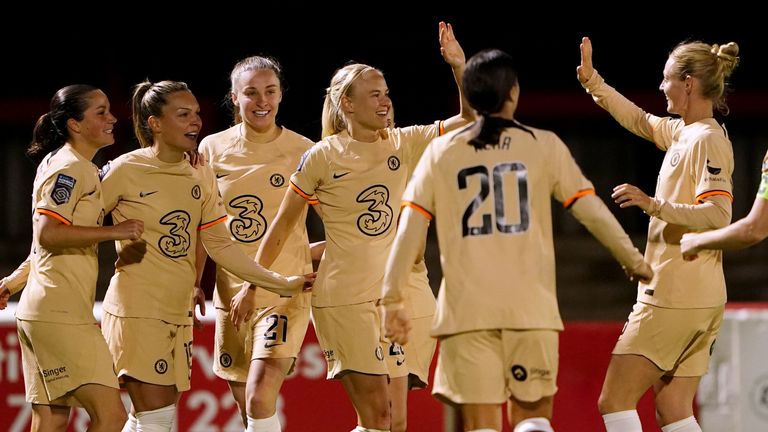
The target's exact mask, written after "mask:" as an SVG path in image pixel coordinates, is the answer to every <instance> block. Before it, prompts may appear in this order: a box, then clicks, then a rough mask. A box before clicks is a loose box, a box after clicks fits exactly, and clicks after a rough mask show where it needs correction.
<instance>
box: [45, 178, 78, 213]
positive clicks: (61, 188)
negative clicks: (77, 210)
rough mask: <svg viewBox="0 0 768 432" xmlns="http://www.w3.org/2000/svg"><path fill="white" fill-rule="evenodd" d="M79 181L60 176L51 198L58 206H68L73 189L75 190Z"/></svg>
mask: <svg viewBox="0 0 768 432" xmlns="http://www.w3.org/2000/svg"><path fill="white" fill-rule="evenodd" d="M76 182H77V180H75V179H74V178H72V177H70V176H68V175H66V174H59V176H58V177H56V183H55V184H54V185H53V191H52V192H51V198H52V199H53V202H55V203H56V204H57V205H62V204H66V203H68V202H69V199H70V198H71V197H72V189H74V188H75V183H76Z"/></svg>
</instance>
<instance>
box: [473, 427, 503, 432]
mask: <svg viewBox="0 0 768 432" xmlns="http://www.w3.org/2000/svg"><path fill="white" fill-rule="evenodd" d="M467 432H497V431H496V429H485V428H484V429H472V430H471V431H467ZM513 432H514V431H513Z"/></svg>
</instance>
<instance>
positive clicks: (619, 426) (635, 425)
mask: <svg viewBox="0 0 768 432" xmlns="http://www.w3.org/2000/svg"><path fill="white" fill-rule="evenodd" d="M603 423H605V430H606V432H643V425H642V424H641V423H640V416H638V415H637V410H627V411H619V412H614V413H610V414H606V415H604V416H603Z"/></svg>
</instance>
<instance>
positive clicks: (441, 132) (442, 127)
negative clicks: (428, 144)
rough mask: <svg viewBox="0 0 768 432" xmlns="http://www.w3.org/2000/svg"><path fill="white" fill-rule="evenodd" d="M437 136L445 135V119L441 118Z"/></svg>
mask: <svg viewBox="0 0 768 432" xmlns="http://www.w3.org/2000/svg"><path fill="white" fill-rule="evenodd" d="M437 130H438V132H437V136H443V135H445V120H440V124H439V126H438V128H437Z"/></svg>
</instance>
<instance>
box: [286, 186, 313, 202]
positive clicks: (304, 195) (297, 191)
mask: <svg viewBox="0 0 768 432" xmlns="http://www.w3.org/2000/svg"><path fill="white" fill-rule="evenodd" d="M290 183H291V189H293V191H294V192H296V193H297V194H299V195H301V197H302V198H304V199H306V200H310V201H311V200H312V195H310V194H308V193H306V192H304V191H303V190H301V189H300V188H299V187H298V186H296V185H295V184H293V182H290ZM310 204H311V203H310Z"/></svg>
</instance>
